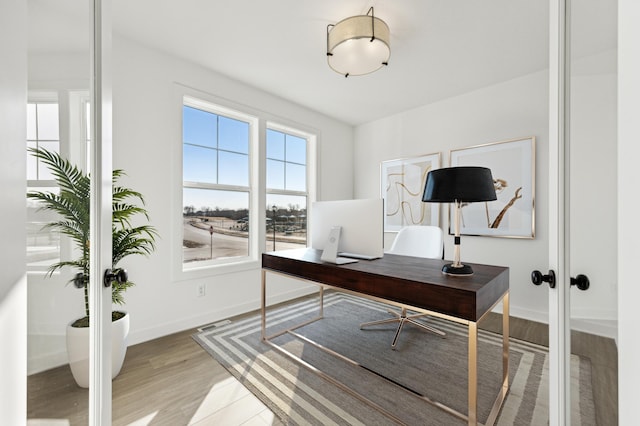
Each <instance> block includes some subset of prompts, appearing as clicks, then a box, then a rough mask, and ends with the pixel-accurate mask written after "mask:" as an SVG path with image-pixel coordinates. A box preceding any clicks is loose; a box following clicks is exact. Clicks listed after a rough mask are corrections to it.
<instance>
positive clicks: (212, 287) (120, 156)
mask: <svg viewBox="0 0 640 426" xmlns="http://www.w3.org/2000/svg"><path fill="white" fill-rule="evenodd" d="M113 53H114V57H113V60H114V75H113V102H114V104H113V125H114V129H113V165H114V168H121V169H124V170H125V171H126V173H127V177H125V178H124V179H123V183H124V184H126V185H128V186H130V187H132V188H134V189H136V190H137V191H140V192H142V193H143V194H144V196H145V201H146V202H147V207H148V211H149V214H150V217H151V221H152V224H153V225H154V226H156V227H157V229H158V232H159V234H160V236H161V238H160V240H159V241H158V244H157V250H156V252H155V253H154V254H153V255H152V256H151V257H149V258H144V257H139V258H128V259H126V260H125V261H124V262H123V263H122V266H125V267H126V268H127V269H128V272H129V276H130V277H131V279H132V281H134V282H135V283H136V286H135V287H133V288H131V289H130V290H128V291H127V293H126V295H125V300H126V302H127V304H126V307H125V309H126V310H128V311H129V312H130V313H131V314H132V316H131V333H130V339H129V344H135V343H138V342H142V341H145V340H148V339H152V338H156V337H159V336H162V335H166V334H169V333H172V332H176V331H179V330H183V329H187V328H190V327H195V326H198V325H203V324H207V323H210V322H214V321H218V320H220V319H223V318H227V317H229V316H231V315H235V314H239V313H243V312H247V311H249V310H253V309H256V308H258V306H259V297H260V268H259V262H256V263H254V265H253V266H252V267H251V268H249V269H247V270H242V271H238V272H233V273H225V274H218V275H210V276H200V277H198V278H188V277H187V278H185V277H181V276H180V272H179V271H176V270H175V268H173V267H172V265H173V264H174V263H175V262H174V260H173V259H174V257H175V256H180V255H181V249H180V247H181V240H180V232H181V230H180V227H179V226H175V224H176V218H177V219H178V220H177V223H181V220H180V219H181V215H182V205H181V204H180V199H181V198H180V197H181V174H180V168H181V164H180V163H179V161H180V160H179V158H180V157H177V155H179V154H180V152H181V149H182V148H181V146H182V141H181V104H180V99H179V97H177V95H176V92H177V89H176V88H177V87H178V84H179V85H181V86H187V87H189V88H193V89H197V90H199V91H201V92H203V93H205V94H207V95H210V96H213V97H215V98H216V99H220V101H221V102H225V103H229V104H232V105H234V106H236V107H237V108H244V107H246V108H248V109H250V111H251V112H254V113H257V114H260V115H261V116H268V117H271V118H273V119H276V118H277V119H280V120H282V121H283V124H289V125H292V126H295V125H299V126H303V128H305V129H313V130H314V131H317V132H318V136H319V137H318V143H317V145H318V147H317V152H318V163H319V164H318V173H317V174H318V176H319V182H318V199H345V198H352V196H353V185H352V182H353V171H352V167H351V164H352V158H353V149H352V146H353V128H352V127H351V126H348V125H346V124H344V123H340V122H338V121H336V120H334V119H331V118H328V117H326V116H323V115H321V114H318V113H315V112H313V111H310V110H307V109H305V108H303V107H301V106H299V105H296V104H292V103H291V102H288V101H285V100H283V99H281V98H279V97H277V96H275V95H273V94H268V93H265V92H262V91H259V90H257V89H254V88H252V87H248V86H246V85H244V84H242V83H240V82H237V81H234V80H231V79H229V78H226V77H223V76H221V75H219V74H216V73H212V72H210V71H207V70H205V69H203V68H200V67H198V66H195V65H193V64H190V63H186V62H184V61H181V60H179V59H177V58H175V57H170V56H166V55H165V54H162V53H160V52H158V51H154V50H150V49H148V48H145V47H143V46H141V45H139V44H136V43H133V42H131V41H129V40H126V39H123V38H119V37H117V36H116V37H114V46H113ZM33 63H37V64H38V65H39V66H38V69H37V70H35V69H34V70H31V73H30V77H31V82H30V83H31V86H32V87H37V88H39V89H42V88H45V87H47V85H49V84H52V85H54V86H56V87H59V86H60V85H71V86H74V85H75V86H78V84H79V83H78V82H81V81H82V76H83V74H82V72H83V71H80V72H77V73H76V74H74V73H73V70H74V69H77V67H80V68H82V58H81V57H79V56H77V55H76V56H75V57H72V56H68V55H65V56H60V55H47V56H39V57H37V58H34V59H33ZM61 82H62V83H61ZM76 88H77V87H76ZM172 244H177V247H178V248H175V247H172ZM70 276H71V272H69V271H67V272H65V273H64V274H63V275H62V276H57V277H53V278H43V277H38V276H31V275H30V276H29V286H30V296H29V307H30V314H29V342H30V352H29V362H30V364H29V370H30V372H35V371H39V370H42V369H45V368H49V367H51V366H52V365H56V364H62V363H65V362H66V355H65V349H64V325H65V324H66V323H67V322H68V321H70V320H72V319H73V318H74V317H78V316H80V314H81V312H82V311H81V310H82V304H81V302H82V300H81V295H80V293H79V291H78V290H75V289H74V288H73V287H72V286H66V285H65V282H66V281H67V280H68V279H69V278H70ZM284 281H285V280H283V279H271V280H270V281H269V282H270V283H272V284H275V285H270V286H269V289H270V290H271V291H270V292H269V297H270V300H272V301H278V300H283V299H284V298H288V297H292V296H295V295H298V294H301V293H300V286H299V284H298V285H295V284H294V285H288V286H287V285H285V282H284ZM201 283H204V284H205V285H206V295H205V296H204V297H198V296H197V287H198V285H199V284H201ZM304 291H305V292H306V291H308V287H307V288H305V289H304ZM61 312H62V313H63V314H64V315H63V316H60V315H59V314H60V313H61Z"/></svg>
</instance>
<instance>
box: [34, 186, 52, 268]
mask: <svg viewBox="0 0 640 426" xmlns="http://www.w3.org/2000/svg"><path fill="white" fill-rule="evenodd" d="M28 190H29V191H40V192H53V193H59V190H58V188H35V187H33V188H28ZM39 207H40V204H39V203H38V202H37V201H35V200H29V199H27V266H28V267H37V268H39V269H46V268H47V267H49V266H50V265H52V264H53V263H56V262H59V261H60V234H58V233H57V232H53V231H51V230H49V229H43V226H44V225H45V224H46V223H49V222H53V221H54V220H59V219H60V217H59V216H58V215H57V214H56V213H54V212H51V211H49V210H40V211H38V208H39Z"/></svg>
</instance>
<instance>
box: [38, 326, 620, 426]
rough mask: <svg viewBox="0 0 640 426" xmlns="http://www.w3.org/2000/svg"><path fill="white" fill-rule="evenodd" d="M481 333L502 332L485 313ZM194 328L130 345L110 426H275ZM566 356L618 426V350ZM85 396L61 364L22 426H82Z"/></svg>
mask: <svg viewBox="0 0 640 426" xmlns="http://www.w3.org/2000/svg"><path fill="white" fill-rule="evenodd" d="M480 326H481V328H485V329H488V330H493V331H501V317H500V316H499V315H494V314H491V315H490V316H489V317H488V318H487V319H486V320H483V322H481V323H480ZM510 330H511V333H510V334H511V336H512V337H516V338H519V339H523V340H528V341H531V342H534V343H538V344H542V345H548V335H547V328H546V326H545V325H543V324H538V323H533V322H531V321H525V320H521V319H518V318H512V319H511V323H510ZM194 332H196V330H187V331H183V332H181V333H177V334H173V335H170V336H165V337H162V338H159V339H155V340H152V341H149V342H145V343H141V344H138V345H134V346H131V347H129V349H128V351H127V357H126V360H125V364H124V366H123V369H122V371H121V373H120V375H119V376H118V377H117V378H116V379H115V380H114V381H113V411H112V413H113V414H112V417H113V424H114V425H136V426H137V425H172V426H174V425H187V424H193V425H224V426H234V425H247V426H251V425H256V426H257V425H282V422H280V420H278V419H277V418H276V417H275V416H274V415H273V414H272V413H271V412H270V411H269V409H267V408H266V407H265V406H264V405H263V404H262V403H261V402H260V401H259V400H258V399H257V398H255V397H254V396H253V395H252V394H251V393H249V391H247V390H246V389H245V388H244V387H243V386H242V385H241V384H240V383H239V382H238V381H237V380H235V379H234V378H233V377H232V376H231V375H230V374H229V373H228V372H227V371H226V370H225V369H224V368H223V367H222V366H221V365H220V364H218V363H217V362H216V361H215V360H214V359H213V358H212V357H211V356H209V355H208V354H207V353H206V352H205V351H204V350H203V349H201V348H200V346H199V345H198V344H197V343H196V342H195V341H194V340H193V339H192V338H191V334H193V333H194ZM572 352H573V353H576V354H579V355H582V356H585V357H588V358H590V359H591V366H592V377H593V389H594V394H595V395H594V397H595V400H596V401H595V402H596V414H597V422H598V424H599V425H606V426H610V425H617V424H618V420H617V419H618V416H617V350H616V346H615V343H614V342H613V341H612V340H611V339H605V338H601V337H598V336H592V335H588V334H585V333H575V334H574V336H573V349H572ZM87 405H88V391H87V390H86V389H80V388H78V387H77V386H76V385H75V382H74V381H73V378H72V376H71V371H70V370H69V367H68V366H63V367H59V368H55V369H52V370H49V371H46V372H43V373H39V374H35V375H32V376H30V377H29V378H28V418H29V425H31V426H36V425H47V426H58V425H86V424H87Z"/></svg>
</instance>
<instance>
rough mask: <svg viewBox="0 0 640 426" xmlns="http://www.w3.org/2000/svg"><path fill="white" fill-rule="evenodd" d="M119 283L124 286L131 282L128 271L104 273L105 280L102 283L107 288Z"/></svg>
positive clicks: (107, 271) (108, 271)
mask: <svg viewBox="0 0 640 426" xmlns="http://www.w3.org/2000/svg"><path fill="white" fill-rule="evenodd" d="M114 281H117V282H118V283H120V284H124V283H126V282H127V281H129V274H128V273H127V270H126V269H120V268H118V269H107V270H106V271H104V278H103V280H102V283H103V284H104V286H105V287H111V283H112V282H114Z"/></svg>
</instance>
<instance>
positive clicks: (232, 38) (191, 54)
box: [29, 0, 617, 125]
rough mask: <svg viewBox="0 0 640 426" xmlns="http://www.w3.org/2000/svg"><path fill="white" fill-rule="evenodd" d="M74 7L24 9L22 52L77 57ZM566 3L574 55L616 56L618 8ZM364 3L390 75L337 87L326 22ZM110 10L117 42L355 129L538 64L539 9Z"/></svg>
mask: <svg viewBox="0 0 640 426" xmlns="http://www.w3.org/2000/svg"><path fill="white" fill-rule="evenodd" d="M79 3H80V5H79ZM82 3H88V2H78V1H77V0H29V12H30V28H29V31H30V40H29V43H30V44H29V45H30V49H31V50H32V51H34V52H36V51H45V50H77V49H85V48H86V46H87V44H86V41H85V40H86V38H83V37H82V36H81V35H82V34H83V33H84V32H85V31H86V30H87V27H88V26H87V25H86V16H87V13H88V12H87V10H83V9H82ZM574 3H576V5H575V6H574V21H575V24H574V33H575V34H576V36H575V39H576V43H575V44H574V46H573V50H574V54H575V55H586V54H590V53H597V52H602V51H605V50H609V49H612V48H614V47H615V44H616V31H615V24H616V13H617V11H616V7H615V5H616V0H581V1H580V2H574ZM370 6H374V8H375V15H376V16H377V17H379V18H381V19H383V20H384V21H386V23H387V24H388V25H389V27H390V30H391V58H390V61H389V66H388V67H385V68H383V69H381V70H380V71H377V72H375V73H373V74H369V75H366V76H360V77H350V78H345V77H344V76H341V75H339V74H337V73H335V72H334V71H332V70H331V69H330V68H329V67H328V65H327V63H326V28H327V25H328V24H335V23H336V22H338V21H340V20H341V19H344V18H346V17H349V16H352V15H358V14H365V13H366V12H367V10H368V9H369V7H370ZM112 9H113V30H114V32H115V33H116V34H119V35H121V36H124V37H127V38H130V39H133V40H137V41H138V42H140V43H142V44H145V45H148V46H151V47H154V48H157V49H160V50H163V51H165V52H168V53H171V54H173V55H175V56H178V57H180V58H183V59H186V60H188V61H191V62H194V63H196V64H199V65H201V66H203V67H206V68H210V69H212V70H215V71H217V72H219V73H221V74H224V75H227V76H229V77H231V78H234V79H236V80H239V81H242V82H244V83H246V84H249V85H251V86H254V87H257V88H260V89H263V90H265V91H267V92H270V93H273V94H276V95H278V96H280V97H282V98H285V99H288V100H290V101H293V102H296V103H298V104H300V105H303V106H306V107H308V108H311V109H313V110H316V111H319V112H322V113H324V114H326V115H328V116H331V117H335V118H337V119H339V120H342V121H344V122H346V123H350V124H353V125H357V124H361V123H365V122H368V121H371V120H375V119H377V118H380V117H385V116H389V115H392V114H395V113H398V112H401V111H405V110H407V109H411V108H414V107H417V106H420V105H424V104H428V103H431V102H434V101H437V100H441V99H445V98H448V97H451V96H455V95H457V94H462V93H465V92H469V91H471V90H474V89H478V88H481V87H486V86H488V85H491V84H495V83H498V82H501V81H505V80H508V79H512V78H516V77H518V76H522V75H525V74H528V73H531V72H535V71H539V70H543V69H545V68H546V67H547V64H548V57H547V55H548V53H547V52H548V48H547V44H548V14H549V10H548V2H547V1H543V0H483V1H468V0H447V1H443V0H373V1H360V0H358V1H356V0H322V1H319V0H233V1H230V0H181V1H178V0H112ZM63 46H64V47H63Z"/></svg>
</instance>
